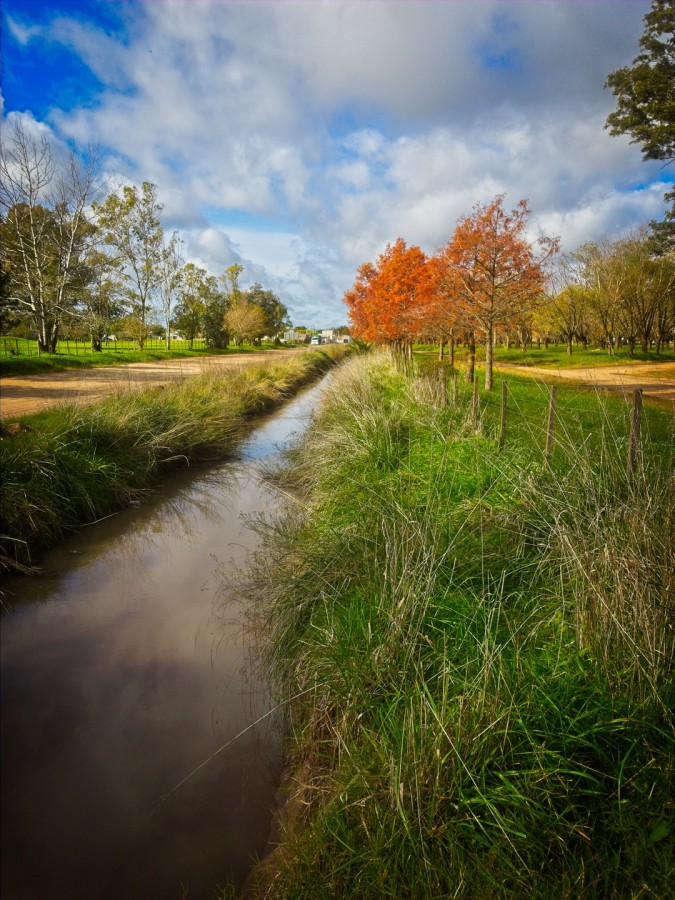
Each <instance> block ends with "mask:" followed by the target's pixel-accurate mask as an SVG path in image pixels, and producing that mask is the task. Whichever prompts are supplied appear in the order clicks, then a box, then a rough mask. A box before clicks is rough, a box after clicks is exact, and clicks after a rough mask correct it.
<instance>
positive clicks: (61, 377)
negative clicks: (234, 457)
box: [0, 347, 306, 418]
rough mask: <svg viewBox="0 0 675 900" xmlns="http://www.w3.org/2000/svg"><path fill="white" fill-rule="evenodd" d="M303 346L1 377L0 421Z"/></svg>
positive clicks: (252, 362) (282, 354) (279, 356)
mask: <svg viewBox="0 0 675 900" xmlns="http://www.w3.org/2000/svg"><path fill="white" fill-rule="evenodd" d="M305 349H306V348H304V347H298V348H294V349H289V350H274V351H273V352H271V351H260V352H252V353H241V354H231V355H227V356H205V357H200V358H198V359H194V358H190V359H167V360H160V361H158V362H151V363H129V364H128V365H122V366H103V367H101V368H96V369H70V370H68V371H65V372H53V373H50V374H44V375H17V376H13V377H6V378H0V416H1V417H2V418H12V417H15V416H25V415H30V414H31V413H35V412H38V411H39V410H41V409H45V408H46V407H48V406H54V405H55V404H57V403H64V402H76V403H90V402H91V401H93V400H96V398H97V397H102V396H104V395H105V394H109V393H111V392H112V391H115V390H120V389H124V390H133V389H136V388H141V387H146V386H148V385H157V384H167V383H169V382H171V381H180V380H182V379H183V378H189V377H190V376H192V375H200V374H201V373H202V372H212V371H218V370H220V369H232V368H240V367H242V366H251V365H261V364H262V363H263V362H264V363H267V362H274V361H275V360H278V361H280V360H282V359H284V358H285V357H288V356H292V355H294V354H296V353H304V352H305Z"/></svg>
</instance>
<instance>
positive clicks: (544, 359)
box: [418, 344, 675, 369]
mask: <svg viewBox="0 0 675 900" xmlns="http://www.w3.org/2000/svg"><path fill="white" fill-rule="evenodd" d="M418 349H419V351H420V352H422V353H424V354H425V355H432V354H433V355H436V356H437V355H438V347H430V346H426V347H423V346H422V345H420V347H419V348H418ZM446 355H447V348H446ZM466 355H467V351H466V348H465V347H462V346H459V347H457V348H456V349H455V357H456V359H457V360H458V361H459V362H460V363H461V362H463V361H464V359H465V358H466ZM476 360H477V361H478V362H479V363H480V362H483V361H484V360H485V348H484V347H481V346H477V347H476ZM637 362H642V363H660V362H671V363H672V362H675V351H673V350H670V349H665V350H662V351H661V353H656V352H654V351H649V352H647V353H643V352H642V350H640V348H639V347H638V348H636V349H635V352H634V354H633V355H632V356H631V355H630V352H629V350H628V348H627V347H619V348H617V349H615V350H613V351H612V353H611V354H610V353H608V352H607V350H606V349H601V348H597V347H588V348H587V349H584V348H583V347H581V346H576V345H575V346H574V348H573V351H572V354H571V356H570V355H568V353H567V349H566V346H565V345H564V344H549V347H548V349H546V348H545V347H544V345H543V344H542V346H541V347H536V346H532V347H529V346H528V347H527V348H526V350H524V351H523V350H521V349H520V348H519V347H515V346H512V347H511V348H510V349H508V350H507V349H506V348H505V347H496V348H495V365H497V366H499V365H500V364H501V365H508V366H540V367H542V368H545V369H559V368H563V369H566V368H585V367H587V366H615V365H627V364H630V363H637Z"/></svg>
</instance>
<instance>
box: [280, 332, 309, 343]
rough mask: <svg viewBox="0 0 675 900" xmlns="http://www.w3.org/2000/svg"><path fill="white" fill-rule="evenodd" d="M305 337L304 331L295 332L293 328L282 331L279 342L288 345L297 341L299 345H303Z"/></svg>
mask: <svg viewBox="0 0 675 900" xmlns="http://www.w3.org/2000/svg"><path fill="white" fill-rule="evenodd" d="M306 337H307V335H306V333H305V332H304V331H295V330H294V329H293V328H291V329H289V330H287V331H284V333H283V334H282V336H281V342H282V343H283V344H290V343H292V342H293V341H299V342H300V343H304V340H305V338H306Z"/></svg>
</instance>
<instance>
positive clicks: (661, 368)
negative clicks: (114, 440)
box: [0, 347, 675, 418]
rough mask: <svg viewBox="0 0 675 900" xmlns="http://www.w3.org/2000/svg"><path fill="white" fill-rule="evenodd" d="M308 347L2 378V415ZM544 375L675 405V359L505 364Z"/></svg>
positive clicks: (278, 356) (532, 374) (84, 400)
mask: <svg viewBox="0 0 675 900" xmlns="http://www.w3.org/2000/svg"><path fill="white" fill-rule="evenodd" d="M304 352H305V348H304V347H299V348H296V349H291V350H275V351H274V353H270V352H259V353H242V354H236V355H235V354H233V355H231V356H207V357H202V358H200V359H174V360H165V361H160V362H154V363H130V364H129V365H125V366H110V367H105V368H100V369H79V370H71V371H67V372H54V373H52V374H47V375H26V376H17V377H14V378H2V379H0V416H2V417H3V418H10V417H13V416H25V415H29V414H30V413H34V412H37V411H38V410H40V409H44V408H45V407H47V406H53V405H54V404H56V403H63V402H65V401H74V402H78V403H87V402H91V401H92V400H95V399H96V398H97V397H101V396H103V395H105V394H107V393H110V392H111V391H114V390H116V389H119V388H125V389H133V388H139V387H143V386H145V385H153V384H166V383H167V382H170V381H178V380H181V379H183V378H188V377H189V376H191V375H198V374H200V373H202V372H207V371H214V370H218V369H223V368H233V367H238V366H250V365H257V364H260V362H261V361H262V360H263V359H264V360H265V361H268V360H272V361H273V360H275V359H282V358H283V357H285V356H288V355H291V354H294V353H304ZM499 368H500V370H502V371H509V372H514V373H518V374H521V375H526V376H529V377H532V378H539V379H541V380H542V381H545V380H546V379H547V378H551V377H553V378H564V379H568V380H574V381H578V382H581V383H583V384H586V385H590V386H594V387H598V388H601V389H602V390H612V391H624V392H625V393H630V392H631V391H632V390H634V388H636V387H639V388H642V390H643V393H644V395H645V397H649V398H652V399H655V400H658V401H660V402H661V403H663V404H665V405H667V406H670V407H671V408H675V363H636V364H627V365H620V366H598V367H596V368H584V369H564V368H561V369H541V368H537V367H536V366H509V367H502V366H500V367H499Z"/></svg>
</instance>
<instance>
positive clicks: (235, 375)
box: [0, 348, 339, 570]
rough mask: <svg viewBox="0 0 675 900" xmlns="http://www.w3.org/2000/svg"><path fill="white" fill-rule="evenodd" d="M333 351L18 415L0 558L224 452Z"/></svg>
mask: <svg viewBox="0 0 675 900" xmlns="http://www.w3.org/2000/svg"><path fill="white" fill-rule="evenodd" d="M336 349H339V348H336ZM338 356H339V354H334V355H333V356H331V354H329V353H326V352H324V351H316V352H308V353H305V354H299V355H298V356H296V357H292V358H290V359H289V360H287V361H285V362H283V363H274V364H272V365H264V364H261V365H260V366H256V367H242V368H241V369H240V370H231V371H227V372H224V373H223V372H221V373H218V374H215V373H210V374H205V375H202V376H199V377H196V378H193V379H186V380H184V381H181V382H176V383H175V384H169V385H164V386H161V387H151V388H146V389H142V390H123V391H119V392H117V393H114V394H111V395H109V396H107V397H106V398H105V399H103V400H101V401H100V402H98V403H95V404H92V405H89V406H79V405H76V404H65V405H63V406H60V407H57V408H53V409H50V410H48V411H46V412H43V413H40V414H38V415H34V416H29V417H25V418H24V419H22V423H23V425H22V427H21V428H19V429H17V430H16V431H15V433H11V434H5V435H4V436H3V438H2V440H0V468H1V472H2V474H1V475H0V478H1V479H2V482H1V487H2V493H1V498H0V515H1V522H0V532H1V537H0V564H1V565H2V567H4V568H5V569H10V570H11V569H19V570H21V569H22V568H26V567H28V566H30V565H31V564H33V563H34V561H35V556H36V554H39V552H40V551H42V550H44V549H45V548H47V547H49V546H51V545H53V544H54V543H55V542H56V541H57V540H58V539H59V538H60V537H61V536H62V535H63V534H64V532H66V531H67V530H68V529H72V528H76V527H79V526H81V525H84V524H87V523H89V522H92V521H94V520H96V519H99V518H101V517H103V516H106V515H108V514H110V513H112V512H114V511H115V510H117V509H119V508H121V507H122V506H124V505H126V504H128V502H129V501H130V500H131V499H133V498H136V497H138V496H139V495H140V493H141V492H143V491H144V490H147V489H148V488H149V487H150V485H151V484H152V483H153V481H154V480H156V479H157V478H158V477H159V476H160V475H161V474H162V473H163V472H164V471H167V470H168V469H170V468H171V467H172V466H176V465H185V464H187V463H189V462H191V461H197V460H198V461H202V462H203V461H210V460H217V459H221V458H223V457H225V456H227V455H228V454H230V453H232V452H233V450H234V449H235V447H236V445H237V442H238V440H239V437H240V436H241V434H242V426H243V423H244V421H245V419H247V418H249V417H251V416H253V415H255V414H258V413H261V412H263V411H265V410H267V409H271V408H272V407H274V406H275V405H277V404H278V403H280V402H281V401H282V400H283V399H284V398H286V397H288V396H290V395H291V394H292V393H293V392H294V391H295V390H297V389H298V388H299V387H300V386H301V385H302V384H305V383H307V382H308V381H310V380H311V379H313V378H315V377H316V376H318V375H319V374H320V373H322V372H324V371H326V370H327V369H328V368H329V367H330V366H331V365H332V364H333V362H334V361H335V360H336V359H337V358H338Z"/></svg>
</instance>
